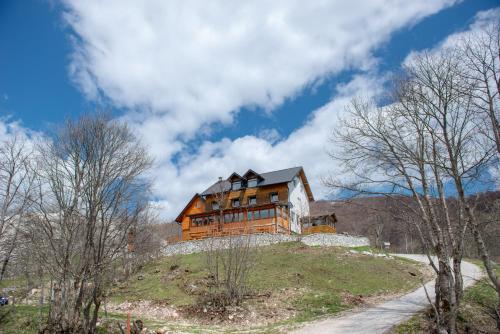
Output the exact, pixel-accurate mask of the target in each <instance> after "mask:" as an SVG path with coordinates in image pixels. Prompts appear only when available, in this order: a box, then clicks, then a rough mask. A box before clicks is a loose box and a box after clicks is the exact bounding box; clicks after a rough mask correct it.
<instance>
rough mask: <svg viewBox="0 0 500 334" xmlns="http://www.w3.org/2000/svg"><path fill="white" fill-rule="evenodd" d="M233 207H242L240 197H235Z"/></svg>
mask: <svg viewBox="0 0 500 334" xmlns="http://www.w3.org/2000/svg"><path fill="white" fill-rule="evenodd" d="M232 203H233V208H239V207H240V199H239V198H235V199H233V202H232Z"/></svg>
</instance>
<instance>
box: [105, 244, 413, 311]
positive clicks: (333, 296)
mask: <svg viewBox="0 0 500 334" xmlns="http://www.w3.org/2000/svg"><path fill="white" fill-rule="evenodd" d="M256 252H257V255H256V257H257V261H256V263H255V265H254V268H253V270H252V273H251V275H250V277H249V285H250V288H251V289H252V290H253V291H255V292H262V291H271V292H273V293H278V294H279V293H280V291H282V289H287V288H288V289H294V288H300V289H301V291H302V290H303V291H304V293H303V294H302V295H300V296H297V297H295V298H293V299H292V300H289V301H288V303H289V304H290V306H291V307H294V308H295V309H297V310H298V311H299V316H298V317H297V318H296V319H297V320H298V321H306V320H310V319H311V318H314V317H318V316H321V315H325V314H332V313H337V312H339V311H341V310H344V309H347V308H350V307H352V306H353V305H349V304H348V303H344V302H343V301H342V298H341V296H342V295H343V294H351V295H356V296H359V295H361V296H373V295H383V294H386V293H395V292H399V291H404V290H408V289H411V288H413V287H416V286H418V284H419V280H420V277H419V276H416V277H413V276H411V275H410V274H409V271H411V272H413V273H415V272H418V271H417V270H415V266H414V264H413V263H410V262H406V261H401V260H388V259H385V258H380V257H372V256H364V255H354V254H350V253H348V252H346V249H342V248H333V247H329V248H324V247H323V248H322V247H307V246H304V245H303V244H301V243H294V242H292V243H282V244H279V245H273V246H269V247H264V248H260V249H258V250H256ZM205 261H206V260H205V255H204V254H190V255H184V256H177V257H170V258H169V257H167V258H163V259H161V260H159V261H156V262H153V263H150V264H148V265H147V266H146V267H145V268H143V270H142V271H141V273H140V275H142V276H143V279H142V280H139V279H138V275H139V274H137V275H135V276H133V277H131V279H130V280H129V281H128V282H126V283H124V284H122V285H121V286H118V287H115V288H114V289H113V292H112V294H111V300H112V301H113V302H116V303H119V302H122V301H125V300H129V301H134V300H141V299H142V300H144V299H146V300H155V301H167V302H169V304H171V305H175V306H181V305H189V304H192V303H194V302H195V300H196V296H193V295H189V294H187V293H186V292H185V290H184V289H183V288H182V286H184V285H186V284H191V283H192V284H194V285H196V284H197V282H199V281H200V279H202V278H203V277H206V275H207V271H206V270H205ZM173 265H178V266H179V269H178V271H179V270H180V272H181V273H182V275H181V276H180V277H175V278H172V279H169V275H170V276H171V275H172V271H171V270H170V267H171V266H173Z"/></svg>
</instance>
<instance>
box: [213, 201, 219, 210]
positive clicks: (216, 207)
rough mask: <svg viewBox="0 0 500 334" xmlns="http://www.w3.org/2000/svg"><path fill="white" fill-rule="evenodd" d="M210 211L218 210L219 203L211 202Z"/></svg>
mask: <svg viewBox="0 0 500 334" xmlns="http://www.w3.org/2000/svg"><path fill="white" fill-rule="evenodd" d="M212 210H219V203H217V202H212Z"/></svg>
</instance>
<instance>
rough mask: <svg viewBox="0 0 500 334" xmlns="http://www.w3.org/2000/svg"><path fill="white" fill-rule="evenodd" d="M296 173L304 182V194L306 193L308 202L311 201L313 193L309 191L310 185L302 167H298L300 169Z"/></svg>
mask: <svg viewBox="0 0 500 334" xmlns="http://www.w3.org/2000/svg"><path fill="white" fill-rule="evenodd" d="M298 174H299V176H300V178H301V179H302V183H303V184H304V188H305V189H306V194H307V198H308V199H309V202H313V201H314V196H313V193H312V191H311V186H310V185H309V181H307V177H306V173H305V172H304V168H300V171H299V173H298Z"/></svg>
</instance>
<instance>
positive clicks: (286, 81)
mask: <svg viewBox="0 0 500 334" xmlns="http://www.w3.org/2000/svg"><path fill="white" fill-rule="evenodd" d="M333 2H334V1H332V3H333ZM375 2H376V1H373V3H375ZM417 2H418V1H415V2H414V3H417ZM292 3H293V1H289V2H283V3H281V2H277V4H276V5H275V7H273V8H266V5H265V2H263V3H259V2H258V1H256V4H255V5H253V4H252V5H248V6H247V7H245V8H243V9H244V10H242V9H240V8H233V7H232V6H234V5H232V6H231V5H228V4H227V3H226V4H223V5H221V7H220V9H217V8H215V9H214V8H208V9H206V8H205V9H203V8H202V9H199V8H197V7H196V4H195V5H194V7H193V6H191V7H190V4H188V5H179V6H177V4H176V3H175V2H172V4H171V5H169V7H168V8H159V7H161V6H162V4H161V2H154V1H150V2H149V1H145V2H144V6H143V7H141V8H137V6H136V5H135V4H133V3H129V2H123V3H121V2H113V1H110V2H109V4H106V5H102V6H100V5H99V2H94V1H88V2H85V1H77V0H75V1H73V0H68V1H64V2H57V1H48V0H47V1H43V0H34V1H8V0H3V1H1V2H0V117H2V122H4V123H5V124H8V123H9V122H13V121H16V122H19V123H20V124H21V125H22V126H23V127H24V128H26V129H30V130H35V131H40V132H46V131H47V130H49V129H50V128H51V127H52V125H57V124H58V123H60V122H61V121H63V120H64V119H65V118H68V117H75V116H77V115H79V114H81V113H82V112H89V111H90V112H91V111H93V110H96V109H106V110H111V111H112V112H113V114H114V115H116V117H121V118H123V119H124V120H126V121H128V122H131V124H132V125H133V126H134V127H135V128H136V129H137V131H138V134H139V135H140V136H141V137H143V138H144V140H145V142H146V143H147V145H149V146H150V147H151V153H152V155H153V156H155V158H156V160H157V162H158V165H157V168H156V170H155V172H154V175H155V176H156V179H158V181H157V184H156V186H155V189H156V191H155V196H156V198H157V199H159V202H160V203H162V205H164V207H165V210H166V211H168V212H169V213H170V212H171V215H174V213H175V211H176V210H177V209H178V208H179V206H181V204H182V203H183V202H184V201H185V200H186V198H188V197H190V196H191V195H192V193H193V192H195V191H202V190H203V189H202V188H204V187H205V186H206V185H207V184H210V183H211V182H212V181H213V179H216V176H217V175H219V174H221V175H222V176H225V175H226V174H227V175H229V174H230V172H232V171H237V172H242V171H244V170H246V169H248V168H254V169H256V170H258V171H261V172H265V171H268V170H272V169H276V168H283V167H287V166H289V165H304V166H305V167H306V173H307V174H308V176H309V178H313V179H314V180H313V181H312V183H313V186H314V188H313V190H315V192H317V194H316V197H321V196H322V195H323V190H322V189H321V186H320V182H319V180H320V178H321V177H322V176H323V175H325V173H328V172H330V171H331V170H335V167H332V166H330V165H329V162H328V160H327V158H326V157H323V158H322V160H321V161H323V162H322V163H319V162H315V163H311V162H308V161H304V160H302V159H301V158H297V157H294V156H293V154H289V153H287V152H288V151H298V152H300V150H306V151H307V152H306V154H303V156H308V154H309V156H314V157H317V156H318V155H321V152H323V153H324V152H325V147H324V145H322V146H321V147H317V148H315V149H312V148H308V145H307V141H310V142H311V143H316V141H317V140H320V139H321V138H319V137H315V135H316V134H317V133H320V132H321V131H319V130H318V131H315V129H314V124H316V123H318V124H319V123H324V121H321V118H323V117H324V119H331V118H333V117H334V116H335V115H336V114H337V113H338V112H339V109H341V108H342V107H341V106H342V103H345V101H343V99H346V98H347V97H348V96H351V95H352V94H354V93H353V91H354V92H357V93H358V94H367V95H373V94H377V91H378V90H380V89H381V88H382V87H383V86H384V85H386V84H387V81H386V80H384V78H385V77H386V76H387V75H388V74H389V73H390V72H392V71H397V70H398V69H399V67H400V65H401V62H402V61H403V60H404V59H405V58H406V57H407V56H408V54H409V53H410V52H412V51H418V50H423V49H427V48H433V47H436V46H437V45H438V44H439V43H440V42H442V41H443V40H444V39H445V38H447V37H448V36H450V35H452V34H454V33H457V32H460V31H463V30H467V29H469V27H470V25H471V24H473V23H474V21H475V20H476V18H477V17H476V15H477V14H478V13H479V12H483V11H487V10H491V9H493V8H495V7H497V6H499V2H498V1H493V0H466V1H461V2H453V1H451V0H450V1H447V0H443V1H437V0H436V1H434V2H433V1H421V3H422V4H421V5H420V4H417V5H415V4H412V5H411V6H410V5H404V4H399V5H394V6H393V7H394V8H393V9H390V8H389V9H386V8H383V1H382V2H381V3H382V4H381V6H382V7H381V8H378V7H377V5H376V4H374V5H373V9H370V8H367V9H366V10H359V6H356V4H353V6H352V8H349V7H348V5H338V6H332V8H331V12H330V13H328V12H327V13H326V14H325V13H323V12H325V9H321V10H320V11H318V9H317V8H314V7H311V8H305V9H302V10H301V8H298V7H300V2H297V4H292ZM396 3H397V1H396ZM148 6H149V7H148ZM398 6H399V7H400V8H399V7H398ZM128 7H130V8H128ZM296 7H297V8H296ZM367 7H369V6H367ZM409 7H410V8H409ZM212 10H214V11H215V12H212ZM177 11H178V13H177ZM226 11H227V12H226ZM342 11H346V13H348V15H346V14H341V12H342ZM376 11H379V12H377V13H378V14H375V15H376V16H374V15H373V14H374V13H375V12H376ZM392 11H394V12H392ZM172 12H173V13H174V14H172ZM161 13H164V16H161ZM283 13H284V14H283ZM318 13H321V14H318ZM351 13H352V14H351ZM177 14H178V15H177ZM315 15H318V16H319V15H321V17H315ZM337 15H338V17H337ZM350 15H352V19H351V18H350V17H349V16H350ZM232 16H234V20H232V18H231V17H232ZM261 16H262V17H265V18H266V20H260V17H261ZM346 16H347V17H346ZM227 17H230V18H227ZM256 18H259V20H257V19H256ZM225 20H227V22H226V21H225ZM219 21H224V24H225V25H227V29H226V27H224V26H222V27H221V26H220V25H219ZM254 21H256V22H257V23H255V22H254ZM331 21H333V22H334V23H330V22H331ZM336 21H339V23H338V24H336V23H335V22H336ZM372 21H373V22H372ZM292 23H293V24H292ZM322 23H324V25H323V26H321V24H322ZM364 25H366V27H363V26H364ZM144 27H146V28H147V29H145V28H144ZM345 27H352V28H345ZM143 28H144V29H143ZM351 35H352V36H351ZM128 36H130V39H127V38H128ZM142 38H143V39H144V40H143V41H142V40H141V39H142ZM296 39H299V40H301V41H302V42H301V43H302V44H301V45H303V49H302V48H301V47H297V43H296V42H295V40H296ZM228 40H229V42H228ZM193 41H195V42H193ZM196 41H197V42H196ZM143 49H144V53H143V54H141V51H142V50H143ZM127 52H130V55H129V56H128V55H127V56H123V54H124V53H127ZM152 53H153V55H152ZM226 57H227V58H226ZM304 59H305V60H304ZM211 67H214V68H211ZM238 69H243V70H242V71H241V75H240V72H238ZM234 73H236V74H234ZM159 74H161V75H159ZM240 76H241V77H240ZM328 113H330V114H328ZM315 122H316V123H315ZM322 131H323V130H322ZM318 138H319V139H318ZM322 138H323V137H322ZM323 139H324V138H323ZM304 141H305V142H306V145H303V143H304ZM299 142H300V143H301V144H297V143H299ZM303 147H305V148H303ZM271 157H272V158H271ZM320 165H321V166H320Z"/></svg>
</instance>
